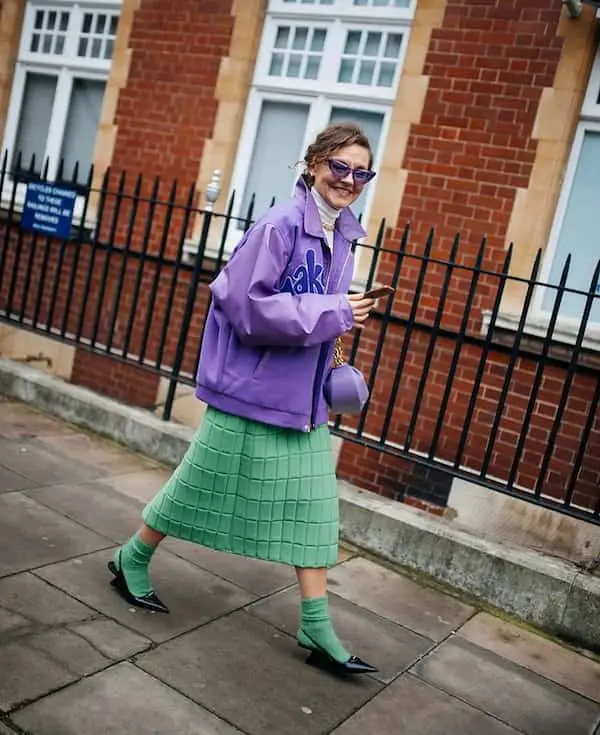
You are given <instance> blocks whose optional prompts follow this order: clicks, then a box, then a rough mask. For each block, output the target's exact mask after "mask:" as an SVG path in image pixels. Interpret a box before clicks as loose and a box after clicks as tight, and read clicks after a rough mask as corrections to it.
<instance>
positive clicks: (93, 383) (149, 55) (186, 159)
mask: <svg viewBox="0 0 600 735" xmlns="http://www.w3.org/2000/svg"><path fill="white" fill-rule="evenodd" d="M232 3H233V0H177V2H176V3H174V4H172V6H169V11H168V12H167V13H165V6H164V2H161V1H160V0H143V1H142V2H141V4H140V7H139V9H138V10H137V11H136V13H135V15H134V17H133V26H132V27H131V30H130V41H129V50H130V55H131V63H130V67H129V73H128V80H127V85H126V86H125V88H124V89H123V90H122V91H121V93H120V96H119V101H118V105H117V110H116V116H115V124H116V128H117V137H116V141H115V146H114V154H113V158H112V162H111V169H112V171H114V172H115V174H114V177H113V179H112V182H113V183H112V185H111V190H112V191H115V190H116V187H117V176H118V175H119V173H120V172H122V171H125V172H126V173H127V183H126V187H125V189H126V191H131V190H132V189H133V187H134V185H135V179H136V176H137V175H138V174H142V175H143V177H144V178H143V182H142V194H143V195H148V194H149V193H150V191H151V190H152V185H153V179H154V177H155V176H159V177H160V181H161V186H160V189H159V192H158V193H159V197H161V198H163V199H166V198H167V196H168V192H169V190H170V187H171V184H172V182H173V180H174V179H177V180H178V182H179V183H180V189H179V194H178V198H177V202H178V203H179V204H183V203H184V202H185V199H186V195H187V191H188V188H189V186H190V185H191V184H192V183H193V182H194V181H195V180H196V178H197V175H198V169H199V166H200V161H201V158H202V153H203V149H204V143H205V140H206V139H207V138H210V137H211V136H212V133H213V127H214V124H215V116H216V109H217V102H216V99H215V86H216V83H217V75H218V72H219V67H220V64H221V60H222V58H223V57H224V56H227V54H228V50H229V44H230V42H231V34H232V28H233V18H232V15H231V11H232ZM111 206H114V202H113V203H111V202H109V203H108V207H111ZM129 213H130V204H128V203H125V204H124V205H123V206H122V208H121V213H120V216H119V223H118V227H117V240H118V241H120V244H122V243H123V241H124V239H125V237H126V234H127V228H128V227H129ZM147 213H148V207H147V205H145V204H142V205H140V207H139V210H138V217H137V220H136V224H135V227H134V238H133V241H132V243H131V247H132V249H133V250H135V249H138V248H139V246H140V239H141V233H142V232H143V230H144V225H145V217H146V216H147ZM182 218H183V210H182V209H181V210H178V211H177V212H175V216H174V218H173V222H172V232H173V233H174V234H173V237H172V238H170V240H169V244H168V253H169V254H171V255H172V254H173V252H174V249H175V243H176V241H177V239H178V236H179V231H180V227H181V222H182ZM109 220H110V212H106V211H105V216H104V217H103V222H102V225H101V227H100V232H101V235H104V236H106V233H107V231H108V229H109V227H108V223H109ZM158 221H159V222H160V218H159V220H158ZM159 230H160V225H158V226H157V227H156V233H155V234H153V235H152V243H151V246H150V250H152V249H153V248H155V247H157V242H158V240H159V239H160V234H161V233H160V231H159ZM115 271H116V269H115ZM112 277H113V276H112V272H111V278H112ZM131 280H132V279H127V281H126V283H125V285H124V289H123V298H124V300H125V302H126V303H129V302H128V296H129V295H130V292H129V288H130V283H131ZM112 285H113V284H111V283H110V282H109V284H108V286H107V293H110V292H111V288H112ZM92 296H93V294H92ZM135 329H137V327H135ZM132 341H133V343H136V341H139V334H134V336H133V340H132ZM72 380H73V382H75V383H78V384H80V385H85V386H88V387H90V388H93V389H94V390H99V391H101V392H104V393H107V394H108V395H112V396H114V397H116V398H118V399H119V400H122V401H124V402H126V403H132V404H134V405H138V406H150V405H152V404H153V403H154V402H155V400H156V394H157V390H158V382H159V379H158V376H154V375H152V374H151V373H148V372H147V371H144V370H140V369H139V368H135V367H132V366H129V365H124V364H123V363H119V362H116V361H113V360H111V359H110V358H105V357H103V356H98V355H94V354H91V353H90V352H88V351H85V350H77V352H76V355H75V362H74V367H73V378H72Z"/></svg>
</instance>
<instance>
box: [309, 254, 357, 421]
mask: <svg viewBox="0 0 600 735" xmlns="http://www.w3.org/2000/svg"><path fill="white" fill-rule="evenodd" d="M321 242H323V243H324V244H325V246H326V248H327V250H329V252H330V258H331V265H330V268H329V276H328V278H327V285H326V286H325V293H326V294H328V293H331V292H330V291H329V285H330V278H331V275H332V273H333V251H332V250H331V248H330V247H329V243H327V242H325V241H324V240H322V241H321ZM351 252H352V248H348V252H347V253H346V260H345V261H344V265H343V266H342V268H341V270H340V274H339V277H338V279H337V282H336V286H337V285H338V284H339V282H340V280H341V278H342V276H343V275H344V271H345V270H346V266H347V265H348V260H349V258H350V253H351ZM326 357H327V349H326V347H325V345H324V344H323V345H321V349H320V352H319V360H318V362H317V370H316V373H315V380H314V383H313V397H312V407H311V414H310V424H309V427H308V431H313V430H314V429H315V428H316V426H315V421H316V419H317V404H318V397H317V388H318V386H319V385H320V384H321V378H322V375H323V370H324V369H325V359H326Z"/></svg>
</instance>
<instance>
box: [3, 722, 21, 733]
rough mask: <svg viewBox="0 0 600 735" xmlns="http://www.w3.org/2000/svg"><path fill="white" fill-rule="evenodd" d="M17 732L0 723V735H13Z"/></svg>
mask: <svg viewBox="0 0 600 735" xmlns="http://www.w3.org/2000/svg"><path fill="white" fill-rule="evenodd" d="M16 732H17V731H16V730H13V729H12V728H10V727H8V725H4V724H3V723H2V722H0V735H15V733H16Z"/></svg>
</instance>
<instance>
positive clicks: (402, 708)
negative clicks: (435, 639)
mask: <svg viewBox="0 0 600 735" xmlns="http://www.w3.org/2000/svg"><path fill="white" fill-rule="evenodd" d="M518 732H519V731H518V730H514V729H513V728H512V727H509V726H508V725H506V724H505V723H503V722H500V721H499V720H497V719H495V718H494V717H491V716H490V715H487V714H485V713H484V712H481V711H480V710H478V709H475V708H474V707H471V706H470V705H468V704H465V703H464V702H461V701H460V700H459V699H456V698H455V697H451V696H450V695H449V694H446V693H445V692H442V691H440V690H439V689H437V688H436V687H434V686H432V685H430V684H428V683H427V682H424V681H420V680H419V679H416V678H415V677H413V676H411V675H410V674H406V675H404V676H402V677H400V678H399V679H397V680H396V681H395V682H394V683H393V684H392V685H391V686H389V687H388V688H387V689H386V690H385V691H384V692H382V693H381V694H378V695H377V697H375V699H373V700H372V701H371V702H369V703H368V704H367V705H365V707H363V708H362V709H361V710H359V711H358V712H357V713H356V714H355V715H353V716H352V717H351V718H350V719H349V720H346V722H344V724H343V725H341V726H340V727H338V728H337V729H336V730H334V731H333V735H400V733H401V735H517V734H518Z"/></svg>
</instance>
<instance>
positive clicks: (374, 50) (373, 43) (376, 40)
mask: <svg viewBox="0 0 600 735" xmlns="http://www.w3.org/2000/svg"><path fill="white" fill-rule="evenodd" d="M380 46H381V33H368V34H367V43H366V45H365V56H379V48H380Z"/></svg>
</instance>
